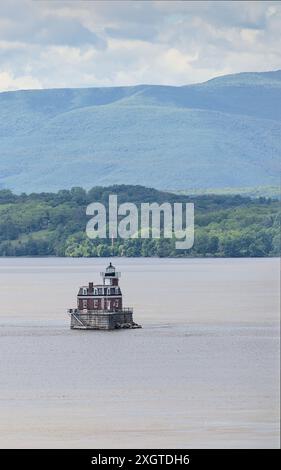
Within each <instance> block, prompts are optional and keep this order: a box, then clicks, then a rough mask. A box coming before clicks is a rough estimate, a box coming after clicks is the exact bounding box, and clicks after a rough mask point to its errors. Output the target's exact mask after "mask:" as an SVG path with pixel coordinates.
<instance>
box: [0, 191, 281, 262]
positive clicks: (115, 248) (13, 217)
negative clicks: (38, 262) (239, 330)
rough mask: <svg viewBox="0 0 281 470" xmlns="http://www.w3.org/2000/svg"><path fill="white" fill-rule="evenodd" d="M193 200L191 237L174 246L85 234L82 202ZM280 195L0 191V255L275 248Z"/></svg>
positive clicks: (226, 253) (236, 252)
mask: <svg viewBox="0 0 281 470" xmlns="http://www.w3.org/2000/svg"><path fill="white" fill-rule="evenodd" d="M109 194H117V195H118V203H119V204H121V203H123V202H133V203H135V204H136V205H137V206H139V205H140V203H143V202H149V203H152V202H157V203H159V204H160V203H163V202H170V203H171V204H174V203H175V202H181V203H186V202H193V203H194V204H195V242H194V245H193V247H192V248H191V249H190V250H176V249H175V239H174V238H172V239H164V238H159V239H151V238H149V239H141V238H135V239H128V240H123V239H115V240H113V243H112V240H111V239H110V238H109V239H95V240H90V239H89V238H88V237H87V235H86V231H85V229H86V224H87V222H88V220H89V218H90V217H89V216H86V206H87V205H88V204H89V203H91V202H102V203H103V204H104V205H105V206H107V205H108V196H109ZM280 220H281V215H280V202H279V201H277V200H273V199H270V198H265V197H259V198H250V197H243V196H241V195H211V194H208V195H198V196H196V195H195V196H188V195H176V194H173V193H168V192H163V191H157V190H155V189H150V188H144V187H142V186H127V185H120V186H111V187H95V188H92V189H91V190H89V191H85V190H84V189H82V188H79V187H77V188H72V189H71V190H61V191H58V192H57V193H33V194H29V195H27V194H21V195H16V194H13V193H12V192H11V191H9V190H1V191H0V256H72V257H79V256H83V257H91V256H98V257H100V256H145V257H150V256H159V257H182V256H184V257H205V256H213V257H265V256H279V255H280Z"/></svg>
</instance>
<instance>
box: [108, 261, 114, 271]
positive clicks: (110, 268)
mask: <svg viewBox="0 0 281 470" xmlns="http://www.w3.org/2000/svg"><path fill="white" fill-rule="evenodd" d="M112 271H115V266H113V264H112V263H111V262H110V263H109V265H108V266H107V268H106V272H112Z"/></svg>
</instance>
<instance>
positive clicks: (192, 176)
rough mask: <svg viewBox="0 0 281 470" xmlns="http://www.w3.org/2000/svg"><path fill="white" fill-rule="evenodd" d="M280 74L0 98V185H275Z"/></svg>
mask: <svg viewBox="0 0 281 470" xmlns="http://www.w3.org/2000/svg"><path fill="white" fill-rule="evenodd" d="M280 136H281V71H280V70H279V71H276V72H263V73H241V74H236V75H228V76H223V77H218V78H215V79H212V80H209V81H208V82H205V83H202V84H197V85H188V86H182V87H172V86H156V85H140V86H133V87H114V88H79V89H51V90H26V91H14V92H5V93H0V139H1V140H0V143H1V156H0V188H1V187H2V188H3V187H7V188H11V189H13V190H14V191H17V192H21V191H24V192H31V191H51V190H58V189H61V188H62V187H65V188H69V187H71V186H83V187H85V188H90V187H92V186H95V185H109V184H122V183H126V184H144V185H147V186H153V187H156V188H159V189H167V188H172V189H182V188H193V189H204V188H210V187H211V188H223V187H228V188H231V187H242V186H243V187H247V186H249V187H253V186H262V185H267V186H269V185H278V184H279V170H280V155H281V140H280Z"/></svg>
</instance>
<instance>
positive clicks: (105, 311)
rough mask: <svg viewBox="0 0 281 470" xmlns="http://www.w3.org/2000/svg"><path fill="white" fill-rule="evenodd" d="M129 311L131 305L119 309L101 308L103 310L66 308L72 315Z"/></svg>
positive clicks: (130, 310)
mask: <svg viewBox="0 0 281 470" xmlns="http://www.w3.org/2000/svg"><path fill="white" fill-rule="evenodd" d="M130 312H133V309H132V308H131V307H126V308H121V309H110V310H108V309H103V310H98V309H95V310H85V311H83V310H78V309H77V308H69V309H68V310H67V313H68V314H69V315H73V316H75V317H76V316H77V315H78V316H79V315H80V314H82V315H83V314H84V315H87V313H90V314H91V313H130Z"/></svg>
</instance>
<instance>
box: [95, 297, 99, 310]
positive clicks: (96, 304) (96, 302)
mask: <svg viewBox="0 0 281 470" xmlns="http://www.w3.org/2000/svg"><path fill="white" fill-rule="evenodd" d="M98 306H99V301H98V299H95V300H94V308H98Z"/></svg>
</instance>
